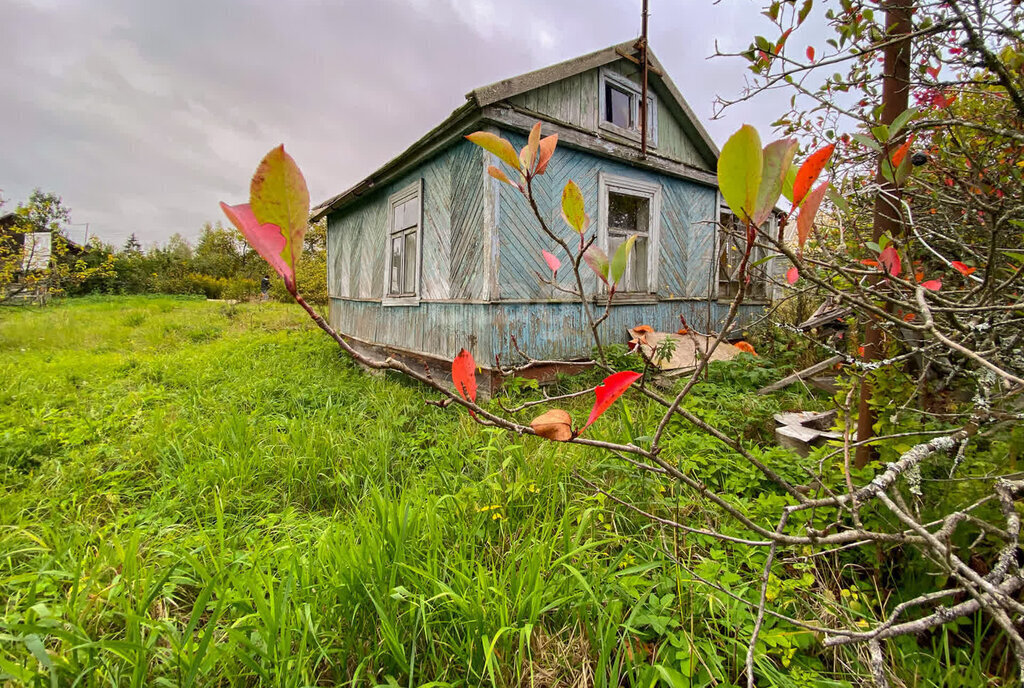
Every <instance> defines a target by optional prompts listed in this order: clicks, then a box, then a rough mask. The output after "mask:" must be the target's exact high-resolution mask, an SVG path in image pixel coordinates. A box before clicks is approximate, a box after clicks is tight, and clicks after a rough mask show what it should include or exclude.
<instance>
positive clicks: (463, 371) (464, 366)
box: [452, 349, 476, 402]
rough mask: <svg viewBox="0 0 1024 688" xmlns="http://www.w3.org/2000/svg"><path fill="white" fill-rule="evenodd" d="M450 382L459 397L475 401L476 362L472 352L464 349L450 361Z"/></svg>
mask: <svg viewBox="0 0 1024 688" xmlns="http://www.w3.org/2000/svg"><path fill="white" fill-rule="evenodd" d="M452 384H454V385H455V391H456V392H458V394H459V396H460V397H462V398H463V399H465V400H466V401H472V402H475V401H476V362H475V361H474V360H473V354H471V353H469V352H468V351H466V350H465V349H463V350H462V351H460V352H459V355H458V356H456V357H455V360H454V361H452Z"/></svg>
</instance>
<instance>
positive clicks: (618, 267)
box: [611, 234, 636, 284]
mask: <svg viewBox="0 0 1024 688" xmlns="http://www.w3.org/2000/svg"><path fill="white" fill-rule="evenodd" d="M635 243H636V234H633V235H632V236H630V237H629V238H628V239H626V240H625V241H623V242H622V243H621V244H619V248H617V249H616V250H615V255H614V256H612V264H611V274H612V284H618V283H619V280H621V279H622V276H623V275H625V274H626V266H627V265H629V254H630V252H631V251H632V250H633V244H635Z"/></svg>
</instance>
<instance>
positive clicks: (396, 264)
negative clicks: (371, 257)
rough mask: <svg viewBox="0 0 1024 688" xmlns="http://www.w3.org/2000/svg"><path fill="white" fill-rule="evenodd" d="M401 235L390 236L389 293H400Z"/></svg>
mask: <svg viewBox="0 0 1024 688" xmlns="http://www.w3.org/2000/svg"><path fill="white" fill-rule="evenodd" d="M402 246H403V243H402V237H401V235H399V236H395V237H391V286H390V287H389V289H388V293H389V294H401V293H402Z"/></svg>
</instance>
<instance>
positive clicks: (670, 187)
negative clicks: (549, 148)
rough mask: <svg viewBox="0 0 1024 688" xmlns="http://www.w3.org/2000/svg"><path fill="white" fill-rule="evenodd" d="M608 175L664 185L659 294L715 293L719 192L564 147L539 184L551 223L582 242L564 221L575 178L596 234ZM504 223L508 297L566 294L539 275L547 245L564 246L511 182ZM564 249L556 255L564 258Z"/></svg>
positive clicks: (503, 274)
mask: <svg viewBox="0 0 1024 688" xmlns="http://www.w3.org/2000/svg"><path fill="white" fill-rule="evenodd" d="M502 134H503V135H504V136H506V137H507V138H509V139H510V140H512V142H513V144H514V145H515V146H516V147H517V148H518V147H519V146H522V145H523V144H524V143H525V140H524V139H523V137H521V136H517V135H512V134H510V133H509V132H502ZM600 172H607V173H611V174H615V175H621V176H627V177H633V178H635V179H638V180H642V181H645V182H651V183H655V184H660V185H661V187H662V202H661V239H660V250H659V271H658V280H659V283H658V298H662V299H674V298H691V299H692V298H701V299H704V298H707V296H708V290H709V289H710V288H711V286H712V278H713V277H714V273H713V269H714V262H715V261H714V252H715V234H716V230H715V217H716V210H717V209H716V203H717V192H716V190H715V189H712V188H710V187H707V186H704V185H702V184H697V183H695V182H689V181H685V180H682V179H676V178H674V177H669V176H666V175H659V174H655V173H652V172H648V171H646V170H641V169H637V168H635V167H631V166H629V165H625V164H622V163H618V162H615V161H612V160H608V159H606V158H600V157H597V156H594V155H591V154H589V153H584V152H581V151H576V150H572V149H568V148H565V147H562V148H560V149H558V150H557V151H556V153H555V156H554V157H553V158H552V161H551V164H550V165H549V167H548V171H547V173H546V174H544V175H543V176H542V177H539V178H538V179H537V180H536V182H535V183H534V194H535V197H536V198H537V205H538V207H539V209H540V211H541V215H542V216H544V218H545V220H546V222H547V224H548V227H550V228H551V229H552V230H553V231H555V232H556V233H557V234H558V235H559V236H560V237H562V238H563V239H565V240H567V241H570V240H571V241H577V240H578V239H577V237H578V235H577V234H576V232H575V231H573V230H572V229H570V228H569V227H568V226H567V225H566V224H565V222H564V221H563V220H562V218H561V198H562V189H563V188H564V187H565V184H566V183H567V182H568V181H569V180H570V179H571V180H572V181H574V182H576V184H577V185H578V186H579V187H580V190H581V191H582V192H583V199H584V203H585V206H586V209H587V213H588V214H589V215H590V217H591V229H590V233H593V232H595V231H596V223H597V207H598V190H597V186H598V182H597V180H598V174H599V173H600ZM498 228H499V234H500V237H501V253H500V256H501V258H500V272H499V284H500V294H501V297H502V298H503V299H538V298H540V299H550V298H561V297H560V296H559V292H558V291H557V290H555V289H553V288H551V287H547V286H544V285H540V284H538V281H537V276H536V273H538V272H540V273H541V274H546V273H547V268H546V266H545V264H544V259H543V258H542V256H541V250H542V249H547V250H548V251H551V252H553V253H555V252H556V250H557V246H556V245H555V243H554V242H553V241H551V240H550V239H549V238H548V237H547V236H545V235H544V234H543V233H542V232H541V231H540V230H539V229H538V227H537V220H536V218H534V217H533V214H532V213H531V211H530V208H529V206H528V204H527V203H526V201H525V200H524V199H523V197H522V195H521V194H520V193H519V192H518V191H517V190H516V189H514V188H512V187H510V186H508V185H502V186H501V200H500V209H499V217H498ZM560 253H561V251H558V252H557V253H556V255H559V257H560V258H563V256H561V255H560ZM588 277H590V276H589V275H588ZM564 279H565V280H568V279H569V275H565V276H564ZM596 286H597V284H596V281H595V280H593V279H591V280H590V283H589V287H590V288H591V289H596Z"/></svg>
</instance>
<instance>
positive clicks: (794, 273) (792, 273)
mask: <svg viewBox="0 0 1024 688" xmlns="http://www.w3.org/2000/svg"><path fill="white" fill-rule="evenodd" d="M798 279H800V271H799V270H798V269H797V267H796V266H795V265H794V266H793V267H791V268H790V269H789V270H786V281H787V282H789V283H790V284H796V281H797V280H798Z"/></svg>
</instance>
